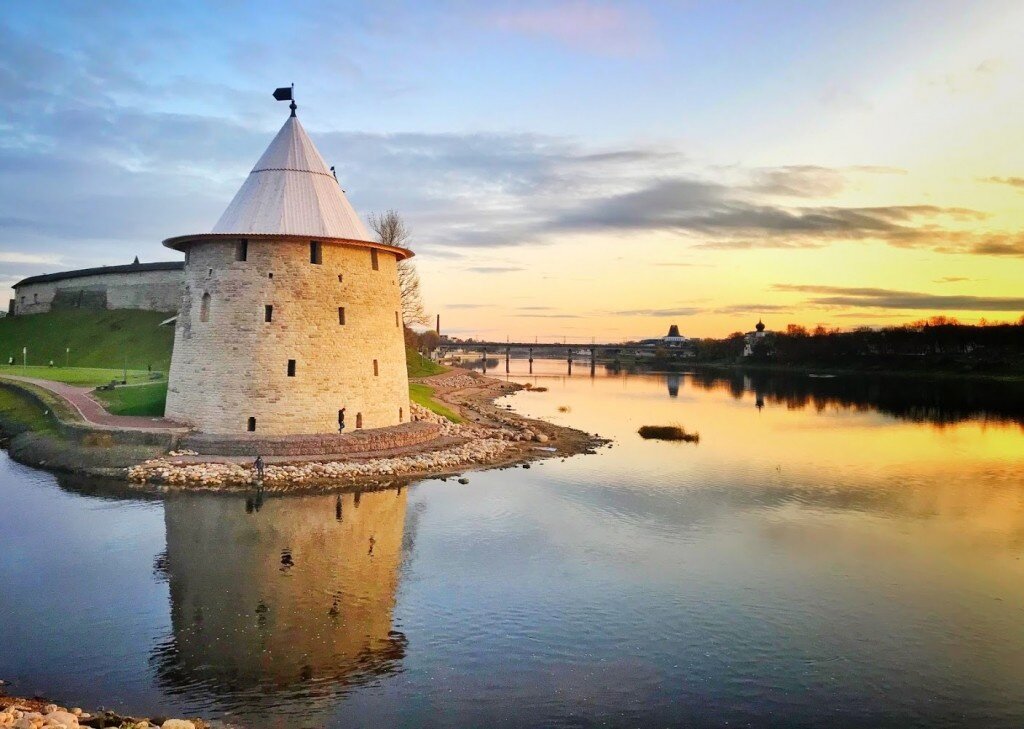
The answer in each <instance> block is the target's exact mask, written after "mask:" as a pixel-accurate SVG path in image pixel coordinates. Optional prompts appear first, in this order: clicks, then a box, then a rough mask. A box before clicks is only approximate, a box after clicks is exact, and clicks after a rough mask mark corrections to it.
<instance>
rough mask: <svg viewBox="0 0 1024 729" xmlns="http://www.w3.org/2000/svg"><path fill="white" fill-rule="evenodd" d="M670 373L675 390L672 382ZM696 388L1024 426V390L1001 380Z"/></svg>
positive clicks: (710, 380) (701, 380)
mask: <svg viewBox="0 0 1024 729" xmlns="http://www.w3.org/2000/svg"><path fill="white" fill-rule="evenodd" d="M674 377H676V375H667V376H666V378H667V379H668V387H669V392H670V393H671V392H672V389H673V384H672V378H674ZM688 379H689V381H690V382H691V383H692V384H693V386H694V387H696V388H698V389H702V390H712V391H714V390H717V391H727V392H729V393H730V394H731V395H732V396H733V397H734V398H736V399H739V398H742V397H743V396H744V395H745V394H746V393H753V395H754V405H755V406H756V407H758V408H759V409H760V408H761V407H763V406H764V405H765V404H768V405H782V406H784V407H786V408H788V409H790V410H802V409H804V408H813V409H815V410H818V411H821V410H825V409H826V408H839V409H844V410H854V411H859V412H868V411H878V412H882V413H885V414H886V415H892V416H894V417H897V418H900V419H901V420H911V421H914V422H918V423H933V424H936V425H947V424H952V423H959V422H964V421H967V420H989V421H995V422H1016V423H1020V424H1022V425H1024V387H1022V386H1021V384H1020V383H1015V382H1008V381H1001V380H954V379H951V378H941V379H936V378H926V377H914V378H910V377H892V376H890V377H883V376H877V377H868V376H856V377H851V376H836V377H815V376H809V375H805V374H793V373H778V372H746V373H741V372H729V373H723V372H716V371H708V370H699V371H695V372H691V373H688Z"/></svg>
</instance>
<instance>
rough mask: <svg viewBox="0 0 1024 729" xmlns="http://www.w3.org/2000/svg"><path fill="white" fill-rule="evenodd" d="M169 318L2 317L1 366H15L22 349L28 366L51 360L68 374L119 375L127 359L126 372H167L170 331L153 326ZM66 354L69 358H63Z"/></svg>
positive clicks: (148, 314) (78, 313)
mask: <svg viewBox="0 0 1024 729" xmlns="http://www.w3.org/2000/svg"><path fill="white" fill-rule="evenodd" d="M169 316H171V315H170V314H163V313H160V312H156V311H128V310H121V311H106V310H89V309H72V310H59V311H51V312H49V313H46V314H33V315H30V316H7V317H3V318H0V363H6V362H7V361H8V358H10V357H13V358H14V361H15V363H16V364H17V365H19V366H20V365H21V363H22V354H21V352H22V347H28V364H29V365H37V366H41V367H45V366H46V365H47V364H49V362H50V361H51V360H52V361H53V363H54V364H56V365H59V366H64V365H66V364H68V363H70V365H71V367H72V368H80V367H82V368H106V369H113V370H118V373H120V370H121V368H123V367H124V364H125V356H126V355H127V361H128V368H129V369H132V370H143V371H144V370H146V368H147V367H152V368H153V369H154V370H157V371H162V372H167V370H168V368H169V366H170V362H171V348H172V347H173V345H174V327H172V326H164V327H161V326H158V325H159V324H160V322H162V321H164V320H165V319H167V318H168V317H169ZM69 348H70V350H71V352H70V355H69V354H68V352H66V350H67V349H69ZM5 369H7V366H6V364H5V365H3V367H0V371H3V370H5ZM55 369H56V368H55ZM14 374H17V373H14ZM85 384H91V383H85Z"/></svg>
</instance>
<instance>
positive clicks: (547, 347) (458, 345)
mask: <svg viewBox="0 0 1024 729" xmlns="http://www.w3.org/2000/svg"><path fill="white" fill-rule="evenodd" d="M437 351H438V356H439V357H441V358H443V357H444V356H445V355H447V354H448V353H449V352H453V351H458V352H479V353H480V354H481V355H482V356H483V368H484V373H486V372H487V356H488V354H497V355H499V356H500V355H501V354H504V355H505V372H506V373H507V372H509V360H510V359H511V358H512V353H513V352H515V353H516V354H517V355H526V357H527V359H528V361H529V363H530V374H533V360H534V355H541V357H540V358H541V359H564V360H565V362H566V365H567V366H568V371H569V374H570V375H571V374H572V365H573V362H574V361H582V362H585V363H588V364H589V365H590V374H591V375H593V374H594V373H595V370H596V367H597V359H598V356H599V355H600V356H602V357H603V358H604V359H611V360H612V361H617V360H618V359H619V358H620V357H622V356H623V355H626V356H633V357H652V356H654V354H655V352H659V353H662V354H664V353H673V354H676V355H677V356H679V357H685V356H686V354H684V353H685V352H688V351H690V350H689V348H687V347H658V346H657V345H652V344H568V343H566V342H561V343H558V342H441V343H440V344H439V345H438V347H437Z"/></svg>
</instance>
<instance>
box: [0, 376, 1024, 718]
mask: <svg viewBox="0 0 1024 729" xmlns="http://www.w3.org/2000/svg"><path fill="white" fill-rule="evenodd" d="M520 365H523V366H525V363H518V362H515V361H513V363H512V369H513V377H514V378H516V379H525V378H524V377H522V375H520V374H518V370H517V368H518V367H519V366H520ZM538 365H540V362H538V363H535V372H544V371H547V372H551V373H552V374H550V375H540V374H538V376H537V377H536V378H535V380H534V381H535V383H536V384H538V385H543V386H546V387H548V388H549V390H548V391H547V392H544V393H530V392H523V393H519V394H516V395H514V396H512V397H511V398H509V400H508V401H509V402H511V403H514V404H515V406H516V407H517V408H518V409H520V410H521V411H523V412H526V413H528V414H533V415H541V416H544V417H547V418H550V419H552V420H555V421H558V422H562V423H567V424H573V425H577V426H579V427H582V428H585V429H588V430H590V431H591V432H598V433H600V434H601V435H604V436H609V437H612V438H614V440H615V442H614V444H613V446H612V447H611V448H606V449H602V450H601V451H600V452H599V454H597V455H592V456H585V457H580V458H574V459H569V460H567V461H564V462H562V461H557V460H556V461H549V462H545V463H543V464H535V465H534V467H533V468H532V469H530V470H524V469H508V470H503V471H491V472H483V473H472V474H470V484H469V485H467V486H462V485H458V484H456V483H455V482H454V481H451V480H450V481H448V482H440V481H427V482H423V483H420V484H418V485H416V486H414V487H412V488H410V489H407V490H405V491H403V492H402V493H400V494H398V493H396V492H394V491H386V492H381V493H376V494H363V495H362V497H361V503H360V506H359V507H358V514H357V509H356V508H355V505H354V499H353V496H351V495H346V496H344V497H343V499H344V501H343V504H342V506H343V508H342V512H343V520H342V522H338V521H337V519H336V516H337V508H336V507H337V500H336V497H334V496H322V497H296V498H287V499H280V498H268V499H266V500H264V502H263V503H262V504H261V505H260V508H259V509H258V510H257V509H255V508H253V506H254V505H253V503H252V502H250V503H249V505H248V509H247V505H246V502H245V498H244V497H234V496H215V495H182V496H177V497H172V498H171V499H169V500H168V502H167V504H166V505H164V503H163V502H162V501H159V500H149V501H130V500H124V499H112V498H106V497H104V496H103V495H102V494H100V493H94V494H93V495H90V496H86V495H82V493H81V491H82V490H83V487H82V486H76V487H75V488H76V489H77V491H69V490H62V489H60V488H58V487H57V486H56V485H55V481H54V479H53V477H52V476H49V475H47V474H42V473H39V472H36V471H32V470H31V469H26V468H23V467H21V466H18V465H16V464H12V463H10V462H9V461H6V460H5V461H3V462H2V463H0V499H2V501H3V504H4V509H3V510H2V511H0V547H2V550H0V584H2V585H3V586H4V587H3V589H2V590H0V645H3V646H4V649H3V651H0V676H3V677H5V678H11V679H15V680H18V681H19V687H21V686H24V688H25V689H26V690H28V691H32V690H37V689H41V690H45V691H46V692H47V693H49V694H51V695H55V696H57V697H60V696H67V697H68V698H69V699H71V698H74V699H75V700H76V702H78V703H92V704H106V705H117V706H121V707H125V708H131V709H133V710H137V711H138V710H146V709H152V710H157V709H170V708H173V707H181V708H183V709H187V710H189V711H191V712H199V713H219V712H223V711H231V712H234V714H233V715H236V716H241V717H242V718H244V719H245V720H246V721H253V722H254V723H256V724H257V725H260V724H265V725H267V726H283V725H308V726H318V725H322V724H323V723H324V722H327V723H330V724H336V725H338V726H342V725H344V726H348V725H352V724H355V725H370V724H372V725H382V724H388V723H391V722H397V723H407V724H422V723H426V724H432V723H440V724H448V725H451V724H481V723H485V722H487V723H490V722H494V721H498V722H503V721H504V722H508V721H511V720H512V719H513V718H514V717H518V719H519V720H520V721H522V720H524V719H525V718H527V717H528V721H529V723H533V724H537V723H540V724H572V725H577V724H580V723H588V722H590V721H606V722H609V723H612V724H619V723H625V724H636V723H672V722H676V723H678V722H686V721H690V722H695V723H698V724H700V723H707V722H710V723H714V724H723V723H725V722H726V721H730V722H732V723H740V722H744V721H752V722H754V723H755V724H758V725H761V724H767V723H775V724H778V725H799V724H815V723H816V724H824V723H826V722H828V723H832V724H839V725H842V724H847V725H859V724H863V725H878V724H889V725H892V726H907V725H913V724H918V725H940V726H941V725H949V726H958V725H961V726H969V725H977V724H979V723H984V724H986V725H993V724H994V725H1004V726H1017V725H1019V724H1020V723H1021V721H1022V720H1024V699H1022V695H1021V692H1020V691H1019V690H1018V687H1019V683H1020V680H1021V678H1022V677H1024V634H1022V633H1021V631H1020V628H1019V626H1020V624H1021V621H1022V619H1024V579H1022V578H1024V562H1022V557H1024V430H1022V428H1021V427H1020V425H1019V424H1016V423H1013V422H1007V420H1006V418H1005V413H1004V414H1000V413H989V416H990V417H989V418H988V420H987V422H986V421H985V420H984V419H981V418H978V417H975V418H974V419H963V416H962V413H963V412H965V411H967V410H970V409H971V408H973V409H974V410H973V411H974V412H975V413H976V414H977V413H979V412H980V413H982V414H983V413H984V412H986V411H985V408H984V407H983V406H982V405H979V402H980V403H982V404H983V403H984V401H985V397H986V396H985V395H979V394H978V393H977V392H973V393H968V394H967V395H962V393H961V394H950V395H949V397H948V398H947V402H946V403H941V404H942V405H943V407H941V408H939V409H938V410H936V409H935V408H934V405H935V403H934V402H926V400H927V398H928V397H932V398H933V399H934V397H935V396H934V394H933V395H928V394H927V393H925V394H924V395H921V394H919V393H913V392H911V393H905V394H906V397H904V398H903V400H908V399H909V400H910V401H912V402H909V405H911V406H912V407H910V409H909V410H907V409H906V408H905V407H904V406H905V405H907V404H908V403H907V402H902V403H897V404H896V405H893V406H892V407H888V406H886V408H885V409H886V412H879V411H877V410H875V409H873V408H872V407H870V404H869V403H867V402H865V401H863V400H861V401H859V404H858V402H857V401H856V398H854V397H853V396H852V395H850V394H849V393H846V395H843V396H842V397H839V396H836V392H837V391H836V388H837V387H840V386H839V385H837V384H834V383H833V384H826V385H825V386H824V389H820V388H819V391H816V392H817V394H816V395H815V397H814V398H811V399H804V398H796V397H794V395H793V393H794V392H801V391H802V389H803V388H804V387H805V385H806V383H800V382H795V383H788V384H787V383H780V382H778V381H776V382H775V383H774V384H771V383H769V384H767V385H766V384H765V383H763V382H762V383H759V384H758V387H757V389H758V392H761V395H762V397H761V399H762V401H763V405H764V406H763V408H761V409H760V410H759V409H758V408H757V407H756V405H757V401H758V397H757V393H755V392H753V391H751V390H749V389H747V390H744V385H747V386H749V387H752V386H753V383H744V382H743V381H742V380H741V381H740V383H739V386H738V388H737V386H736V384H735V383H729V382H726V381H714V382H710V381H706V380H705V381H703V382H702V383H701V384H699V385H698V384H697V383H695V382H694V381H693V378H691V377H689V376H684V377H683V378H682V379H681V380H680V381H679V382H678V383H676V382H675V381H674V380H670V379H669V378H667V377H666V376H664V375H648V376H637V375H630V376H608V377H602V376H598V377H597V378H595V379H593V380H592V379H590V378H589V376H588V374H589V373H588V372H587V371H586V370H584V371H583V373H582V374H581V375H577V374H576V373H575V372H574V375H573V377H572V378H567V377H563V376H561V375H557V374H554V373H555V372H557V371H558V367H559V365H561V366H562V367H564V363H557V362H547V363H543V365H541V366H538ZM548 366H550V369H545V368H547V367H548ZM601 372H603V368H599V373H601ZM677 384H678V391H677V392H675V394H674V395H673V392H670V390H671V391H675V390H676V387H677ZM762 385H764V387H762ZM830 388H831V389H830ZM853 389H855V390H856V389H857V388H853ZM822 393H824V394H822ZM840 394H841V393H840ZM876 394H878V396H879V398H881V399H887V400H889V401H892V400H893V398H892V396H891V394H887V393H886V392H880V393H878V392H876ZM961 395H962V396H961ZM915 398H916V401H915ZM800 403H803V405H802V406H800V405H799V404H800ZM924 405H927V406H928V407H923V406H924ZM560 406H564V407H568V408H569V412H566V413H563V412H559V410H558V409H559V407H560ZM922 413H924V414H925V416H926V417H924V418H921V417H920V416H921V414H922ZM957 413H960V414H959V415H958V414H957ZM951 414H952V415H951ZM912 418H919V419H920V420H922V421H923V422H918V421H917V420H914V419H912ZM665 423H678V424H680V425H683V426H684V427H686V428H687V429H688V430H696V431H699V432H700V434H701V441H700V443H699V444H698V445H690V444H681V443H680V444H677V443H659V442H651V441H643V440H641V439H640V438H639V437H638V436H637V435H636V430H637V428H638V427H639V426H640V425H643V424H665ZM350 514H351V520H349V518H350ZM370 536H373V537H374V542H373V555H370V554H368V552H369V546H370V543H369V539H370ZM285 550H287V552H288V554H289V555H290V557H291V560H292V561H293V562H294V566H287V565H286V566H284V567H282V554H283V553H284V551H285ZM12 586H17V587H16V588H12ZM260 605H263V606H264V608H263V609H260V608H259V606H260ZM334 605H337V609H336V610H334V614H333V615H332V614H331V611H332V609H333V608H334ZM342 616H344V617H343V618H342ZM197 618H198V619H197ZM246 707H248V709H249V711H250V712H253V713H248V712H247V711H246ZM239 712H240V713H239ZM256 714H259V715H262V716H263V718H256ZM287 722H293V724H288V723H287Z"/></svg>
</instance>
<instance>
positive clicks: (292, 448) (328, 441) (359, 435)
mask: <svg viewBox="0 0 1024 729" xmlns="http://www.w3.org/2000/svg"><path fill="white" fill-rule="evenodd" d="M441 434H442V428H441V426H440V425H439V424H437V423H428V422H423V421H419V422H413V423H403V424H402V425H395V426H392V427H390V428H374V429H373V430H352V431H348V432H345V433H316V434H311V435H279V436H268V435H260V434H258V433H254V434H252V435H247V434H246V435H232V436H225V435H214V434H210V433H192V434H189V435H187V436H185V437H184V438H182V439H181V440H180V441H179V447H180V448H182V449H186V450H190V451H195V452H196V453H199V454H200V455H217V456H252V457H253V458H255V457H256V456H258V455H263V456H336V455H341V456H344V455H347V456H356V455H363V454H372V453H380V452H384V451H394V450H399V449H402V448H412V447H415V446H420V445H423V444H425V443H429V442H430V441H433V440H436V439H437V438H439V437H440V436H441Z"/></svg>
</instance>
